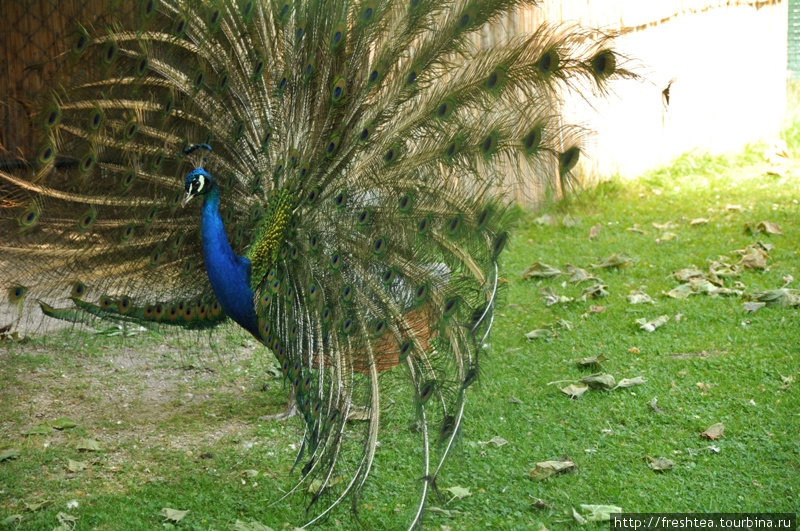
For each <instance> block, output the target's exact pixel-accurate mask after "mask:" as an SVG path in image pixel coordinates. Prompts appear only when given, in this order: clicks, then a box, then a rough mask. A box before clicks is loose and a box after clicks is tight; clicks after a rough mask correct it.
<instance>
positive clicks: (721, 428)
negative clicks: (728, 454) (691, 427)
mask: <svg viewBox="0 0 800 531" xmlns="http://www.w3.org/2000/svg"><path fill="white" fill-rule="evenodd" d="M723 435H725V425H724V424H723V423H722V422H717V423H716V424H712V425H711V426H709V427H708V429H707V430H706V431H704V432H703V433H701V434H700V437H702V438H704V439H709V440H711V441H716V440H717V439H721V438H722V436H723Z"/></svg>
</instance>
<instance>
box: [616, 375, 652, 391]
mask: <svg viewBox="0 0 800 531" xmlns="http://www.w3.org/2000/svg"><path fill="white" fill-rule="evenodd" d="M645 383H647V380H645V379H644V377H642V376H636V377H634V378H623V379H622V380H620V381H619V382H617V385H616V386H614V389H624V388H626V387H633V386H634V385H642V384H645Z"/></svg>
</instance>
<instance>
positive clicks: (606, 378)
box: [580, 372, 617, 389]
mask: <svg viewBox="0 0 800 531" xmlns="http://www.w3.org/2000/svg"><path fill="white" fill-rule="evenodd" d="M580 381H581V382H583V383H585V384H586V385H588V386H589V387H591V388H592V389H611V388H613V387H614V384H616V383H617V381H616V380H615V379H614V377H613V376H612V375H610V374H608V373H605V372H598V373H595V374H590V375H589V376H584V377H583V378H581V380H580Z"/></svg>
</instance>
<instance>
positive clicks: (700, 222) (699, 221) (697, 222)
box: [689, 218, 710, 227]
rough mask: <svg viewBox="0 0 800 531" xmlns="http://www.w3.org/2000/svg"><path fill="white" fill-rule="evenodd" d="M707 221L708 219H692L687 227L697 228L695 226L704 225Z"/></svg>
mask: <svg viewBox="0 0 800 531" xmlns="http://www.w3.org/2000/svg"><path fill="white" fill-rule="evenodd" d="M709 221H710V220H709V219H708V218H694V219H693V220H692V221H690V222H689V225H691V226H693V227H694V226H697V225H705V224H707V223H708V222H709Z"/></svg>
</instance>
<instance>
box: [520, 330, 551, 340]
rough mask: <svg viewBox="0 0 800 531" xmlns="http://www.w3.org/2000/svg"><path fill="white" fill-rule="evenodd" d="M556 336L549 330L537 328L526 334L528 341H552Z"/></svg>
mask: <svg viewBox="0 0 800 531" xmlns="http://www.w3.org/2000/svg"><path fill="white" fill-rule="evenodd" d="M553 336H555V334H554V333H553V331H552V330H548V329H547V328H537V329H536V330H531V331H530V332H528V333H527V334H525V338H526V339H552V338H553Z"/></svg>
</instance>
